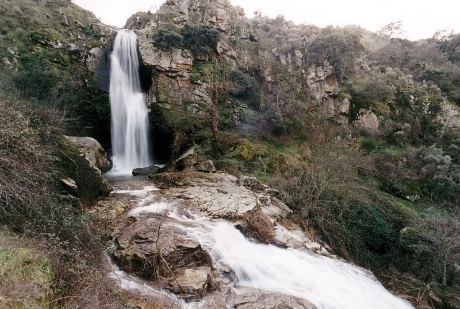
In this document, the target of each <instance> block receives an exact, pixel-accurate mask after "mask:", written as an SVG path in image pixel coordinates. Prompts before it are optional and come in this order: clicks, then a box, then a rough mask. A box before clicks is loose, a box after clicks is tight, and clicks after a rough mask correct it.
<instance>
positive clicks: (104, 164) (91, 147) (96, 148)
mask: <svg viewBox="0 0 460 309" xmlns="http://www.w3.org/2000/svg"><path fill="white" fill-rule="evenodd" d="M66 138H67V140H68V141H70V142H71V143H72V144H74V145H75V146H77V147H78V149H79V150H80V153H81V154H82V155H83V156H84V157H85V158H86V160H88V161H89V163H90V165H91V166H92V167H93V168H94V169H95V170H97V171H98V173H105V172H107V171H108V170H109V169H110V168H111V166H112V165H111V162H110V161H109V159H108V157H107V154H106V152H105V150H104V148H102V146H101V144H99V142H98V141H97V140H95V139H94V138H92V137H79V136H66Z"/></svg>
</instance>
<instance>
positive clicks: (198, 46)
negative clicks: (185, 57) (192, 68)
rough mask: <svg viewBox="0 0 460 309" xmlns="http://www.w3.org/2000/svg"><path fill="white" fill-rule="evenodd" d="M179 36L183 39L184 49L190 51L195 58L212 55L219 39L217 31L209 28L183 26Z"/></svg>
mask: <svg viewBox="0 0 460 309" xmlns="http://www.w3.org/2000/svg"><path fill="white" fill-rule="evenodd" d="M181 34H182V36H183V38H184V40H183V46H184V48H186V49H188V50H190V51H191V52H192V54H194V55H195V56H205V57H209V56H211V55H213V53H214V51H215V50H216V49H217V43H218V42H219V39H220V33H219V31H218V30H216V29H214V28H210V27H202V26H193V25H185V26H184V27H183V28H182V30H181Z"/></svg>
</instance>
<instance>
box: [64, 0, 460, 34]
mask: <svg viewBox="0 0 460 309" xmlns="http://www.w3.org/2000/svg"><path fill="white" fill-rule="evenodd" d="M73 2H74V3H76V4H78V5H80V6H82V7H83V8H85V9H87V10H90V11H92V12H93V13H94V14H95V15H96V16H97V17H98V18H99V19H100V20H101V21H102V22H103V23H106V24H109V25H114V26H117V27H122V26H123V25H124V24H125V22H126V20H127V19H128V17H129V16H131V15H132V14H134V13H136V12H138V11H147V10H151V11H156V10H157V9H158V7H159V6H160V5H161V4H162V3H163V2H165V0H73ZM230 2H231V3H232V4H234V5H239V6H241V7H242V8H243V9H244V10H245V12H246V15H247V16H252V15H253V13H254V11H261V12H262V14H263V15H266V16H270V17H276V16H278V15H283V16H285V17H286V19H288V20H292V21H294V22H295V23H297V24H299V23H309V24H314V25H317V26H321V27H323V26H327V25H339V26H344V25H359V26H362V27H363V28H366V29H368V30H371V31H377V30H378V29H380V28H381V27H382V26H383V25H385V24H388V23H390V22H392V21H399V20H400V21H402V22H403V25H404V30H405V37H407V38H409V39H423V38H428V37H431V36H432V35H433V34H434V32H435V31H437V30H454V31H455V32H460V0H379V1H374V0H230Z"/></svg>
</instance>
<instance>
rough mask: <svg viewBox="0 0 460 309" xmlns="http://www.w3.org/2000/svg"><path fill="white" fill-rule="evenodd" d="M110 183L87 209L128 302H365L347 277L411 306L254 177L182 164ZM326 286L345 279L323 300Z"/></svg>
mask: <svg viewBox="0 0 460 309" xmlns="http://www.w3.org/2000/svg"><path fill="white" fill-rule="evenodd" d="M110 181H111V182H112V184H113V186H114V191H113V192H112V193H111V195H110V196H109V197H107V198H105V199H103V200H101V201H99V203H98V204H97V205H96V206H95V207H94V208H93V209H92V212H93V213H94V214H96V215H97V216H98V217H99V218H101V222H105V224H102V225H101V227H100V228H102V229H104V230H105V233H106V235H107V236H108V238H110V239H111V241H112V243H113V245H112V246H111V248H110V250H109V257H108V259H109V261H110V263H111V267H112V272H111V277H112V278H113V279H114V280H116V281H117V282H118V284H119V285H120V287H121V288H122V289H123V290H124V291H125V293H126V294H127V295H128V297H127V298H128V299H130V302H131V304H132V305H134V306H138V307H140V308H152V304H153V303H155V304H157V306H158V307H159V308H163V307H164V308H185V307H187V308H329V307H327V306H328V305H331V304H332V305H333V304H334V302H337V301H338V302H339V303H342V302H343V304H344V305H343V306H340V307H331V308H364V307H362V306H361V307H360V306H359V304H358V306H357V307H352V305H353V304H354V301H355V300H354V299H353V297H354V296H353V295H349V296H348V295H346V294H347V293H348V292H347V291H346V289H347V285H348V283H347V282H345V281H344V280H349V281H350V282H349V285H350V286H353V285H354V284H357V285H362V286H361V287H362V288H365V286H366V284H370V285H375V288H376V289H377V292H376V293H377V294H379V293H380V294H381V296H382V299H383V300H384V301H387V302H390V303H391V302H394V304H395V307H394V308H410V306H409V305H408V304H406V303H405V302H404V301H402V300H400V299H398V298H396V297H394V296H393V295H391V294H390V293H389V292H388V291H386V290H385V289H384V288H383V287H382V286H381V285H380V284H379V283H378V282H377V281H376V280H375V278H374V277H373V275H372V274H369V273H368V272H367V271H365V270H363V269H361V268H358V267H355V266H352V265H350V264H347V263H345V262H343V261H341V260H339V259H337V258H335V257H333V256H331V255H330V254H329V253H328V251H327V249H326V248H325V247H324V246H323V245H321V244H320V243H318V242H314V241H312V240H311V239H310V238H311V237H309V236H307V234H306V233H305V232H304V231H303V230H302V228H301V227H300V226H298V225H297V224H296V223H294V222H293V220H291V218H290V217H291V212H290V210H289V208H288V207H287V206H286V205H285V204H284V203H283V202H282V201H281V200H280V199H279V198H278V197H277V195H278V192H277V191H276V190H273V189H271V188H270V187H268V186H266V185H263V184H261V183H260V182H258V181H257V180H256V179H254V178H250V177H245V176H242V177H239V178H238V177H234V176H232V175H229V174H226V173H221V172H218V173H214V174H213V173H198V172H188V173H185V172H182V173H161V174H157V175H152V176H149V177H130V178H118V179H116V178H114V179H111V180H110ZM297 264H298V267H300V268H302V269H301V270H300V269H299V270H300V271H299V272H297V271H296V267H297ZM283 268H285V269H284V270H283ZM350 272H351V273H350ZM309 276H311V278H308V277H309ZM363 278H364V279H363ZM283 281H286V282H283ZM361 281H363V282H361ZM325 286H328V287H329V286H330V287H331V289H332V290H331V292H330V293H333V294H334V293H335V292H336V291H334V289H337V291H341V289H343V288H344V287H345V289H344V291H345V295H344V298H345V299H340V300H337V297H340V295H337V296H335V298H336V299H335V300H334V297H333V298H331V300H330V301H329V300H327V298H328V293H329V292H328V291H326V290H325V289H324V287H325ZM323 290H324V291H323ZM337 293H339V292H337ZM349 294H353V293H349ZM359 294H360V292H359V291H358V292H357V295H359ZM369 294H370V295H371V294H372V293H369ZM310 297H311V299H310ZM347 297H349V298H350V299H346V298H347ZM368 297H369V295H368ZM313 303H315V305H314V304H313ZM348 305H350V306H348ZM406 306H407V307H406ZM154 308H155V307H154ZM384 308H387V307H384Z"/></svg>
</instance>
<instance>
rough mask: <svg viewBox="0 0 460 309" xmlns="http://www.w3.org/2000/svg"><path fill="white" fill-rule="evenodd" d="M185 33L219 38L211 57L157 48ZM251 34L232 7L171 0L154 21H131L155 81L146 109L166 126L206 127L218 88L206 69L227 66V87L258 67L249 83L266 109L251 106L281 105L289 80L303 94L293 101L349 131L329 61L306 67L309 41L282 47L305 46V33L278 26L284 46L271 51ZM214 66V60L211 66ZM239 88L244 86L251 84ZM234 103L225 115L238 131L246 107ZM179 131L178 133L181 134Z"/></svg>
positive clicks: (144, 17)
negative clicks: (207, 32)
mask: <svg viewBox="0 0 460 309" xmlns="http://www.w3.org/2000/svg"><path fill="white" fill-rule="evenodd" d="M186 26H192V27H198V28H199V27H201V28H204V29H213V30H217V31H218V33H219V36H218V42H217V44H216V46H213V47H212V49H213V50H212V51H211V52H212V55H213V56H212V57H208V56H206V55H205V56H203V55H199V54H196V53H194V52H192V50H189V49H187V48H186V47H184V45H183V44H182V45H181V44H180V43H177V42H176V43H174V42H171V44H170V45H171V46H170V47H169V48H168V47H166V48H165V47H164V46H159V45H160V44H158V43H155V42H157V41H156V36H157V35H158V33H160V32H161V31H165V32H166V33H167V34H168V35H171V36H172V37H171V38H172V39H171V40H173V41H174V40H183V39H184V36H183V34H182V32H181V30H183V29H184V27H186ZM254 27H256V26H255V24H254V23H252V22H250V21H249V20H248V19H247V18H246V17H245V16H244V12H243V10H242V9H240V8H236V7H233V6H232V5H231V4H230V2H229V1H228V0H218V1H211V0H204V1H201V0H171V1H166V2H165V3H164V4H163V5H162V6H161V7H160V9H159V10H158V12H156V13H138V14H136V15H134V16H132V17H131V18H130V19H129V20H128V22H127V24H126V28H130V29H133V30H135V31H136V33H137V35H138V42H139V52H140V56H141V59H142V62H143V65H144V66H145V67H147V68H149V70H151V74H150V76H145V78H146V79H150V80H149V81H148V83H149V84H150V85H151V86H150V89H149V91H148V92H147V102H148V104H149V105H150V107H152V110H155V111H156V112H157V113H162V114H164V115H166V116H165V118H168V119H179V118H181V117H185V118H187V119H193V121H195V122H196V123H200V124H203V123H207V122H208V121H209V119H210V117H211V116H212V106H213V89H216V88H215V85H212V81H210V79H209V78H203V76H202V70H203V65H209V66H210V67H211V68H212V67H218V66H219V65H222V66H224V67H225V68H226V70H228V72H226V74H227V73H228V76H229V79H235V80H239V78H240V77H235V76H234V75H232V72H234V73H235V72H238V71H239V70H241V71H243V72H246V71H251V70H252V69H251V68H256V67H257V68H258V69H257V72H258V73H257V74H255V73H251V74H252V76H251V77H248V80H249V79H250V78H254V80H256V81H257V83H258V85H257V87H258V88H259V90H260V92H261V93H260V99H261V102H259V103H257V102H253V103H254V104H256V105H257V104H261V105H264V104H265V103H266V102H264V100H266V101H267V100H268V101H270V100H271V101H278V100H280V101H283V99H282V98H281V99H280V97H279V94H277V93H278V92H277V90H276V89H278V88H279V87H280V84H281V83H283V81H285V80H289V83H290V84H291V85H292V86H293V87H294V86H295V87H294V88H295V89H294V88H293V89H292V91H293V92H295V91H297V92H299V93H298V94H296V97H299V98H298V99H297V98H296V100H299V101H301V102H299V104H300V103H301V104H304V105H305V106H306V107H307V108H308V110H311V111H313V112H316V113H318V114H320V115H322V116H324V117H325V118H327V119H333V120H337V122H338V123H341V124H347V120H348V119H347V116H348V112H349V102H348V100H346V99H339V81H338V78H337V76H336V74H335V70H334V67H333V66H332V65H331V64H330V63H329V62H328V61H327V60H324V61H322V62H320V63H316V64H312V63H310V62H309V60H308V57H307V55H306V51H305V50H306V49H305V46H304V45H305V44H307V43H308V42H309V41H310V40H311V39H312V38H310V37H306V38H304V39H303V42H302V43H301V44H302V45H301V46H300V45H299V46H297V45H296V46H295V47H294V46H293V47H292V48H288V47H287V46H284V45H286V44H287V45H288V44H290V43H289V42H290V41H299V42H300V41H302V40H301V39H299V38H300V37H303V34H302V32H301V28H300V27H295V26H293V25H291V24H289V23H287V22H286V23H285V24H283V25H281V26H280V29H282V31H283V34H276V36H277V38H278V37H279V38H280V40H282V41H283V43H280V45H283V46H282V47H277V48H273V47H272V44H271V43H267V42H263V43H262V40H259V38H258V37H257V36H256V35H255V34H254V33H253V32H255V31H262V32H263V30H261V29H254ZM284 35H286V37H283V36H284ZM281 37H282V39H281ZM167 38H169V37H167ZM266 39H267V38H266ZM270 39H273V38H270ZM211 58H213V59H214V58H215V59H214V60H213V61H214V62H215V63H214V64H212V65H211V64H210V61H211ZM253 71H254V70H253ZM211 72H212V70H211ZM281 76H283V78H281ZM285 77H286V78H285ZM245 78H246V77H245ZM211 80H212V78H211ZM241 80H242V81H244V82H246V79H241ZM224 84H225V83H224ZM259 90H256V89H255V88H252V89H251V90H250V91H251V92H254V95H256V92H257V91H259ZM234 91H235V92H236V91H237V90H236V89H235V90H234ZM258 99H259V98H257V99H254V100H258ZM262 99H263V100H262ZM215 100H217V98H214V101H215ZM237 101H238V100H237V99H235V100H234V99H229V100H228V102H227V103H226V104H225V105H226V106H225V108H226V109H227V110H226V113H227V114H230V115H232V119H231V120H230V121H231V122H232V125H235V126H238V125H240V124H241V121H242V116H241V114H243V113H241V110H239V109H238V108H236V107H235V106H237V105H238V104H241V103H239V102H237ZM281 103H284V102H281ZM281 103H280V104H281ZM249 104H250V103H249ZM246 108H247V107H246ZM157 119H158V118H157ZM181 123H183V122H181ZM181 123H178V122H177V123H175V124H174V125H177V126H181V125H182V124H181ZM187 123H188V122H187ZM154 125H155V123H154ZM173 129H174V128H173ZM179 129H181V128H179ZM198 130H203V129H202V128H200V129H198Z"/></svg>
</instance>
